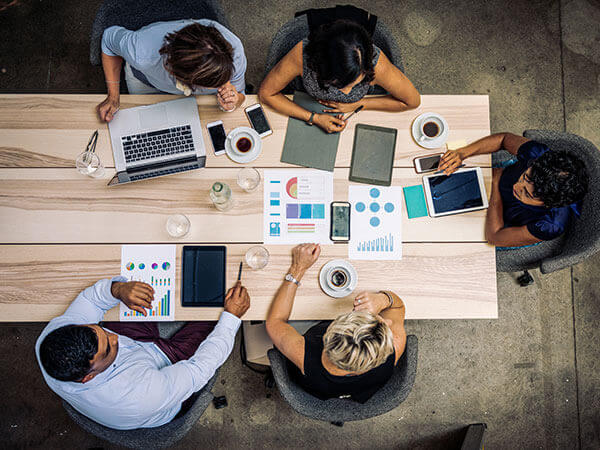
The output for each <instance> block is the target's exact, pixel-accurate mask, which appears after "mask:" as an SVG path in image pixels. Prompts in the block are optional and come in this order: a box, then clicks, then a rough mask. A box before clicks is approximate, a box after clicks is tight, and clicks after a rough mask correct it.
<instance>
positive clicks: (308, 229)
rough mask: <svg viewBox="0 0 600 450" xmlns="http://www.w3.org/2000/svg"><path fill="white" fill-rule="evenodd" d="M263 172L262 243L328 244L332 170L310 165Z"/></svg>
mask: <svg viewBox="0 0 600 450" xmlns="http://www.w3.org/2000/svg"><path fill="white" fill-rule="evenodd" d="M264 173H265V189H264V195H265V197H264V228H263V230H264V232H263V235H264V242H265V244H297V243H302V242H315V243H322V244H329V243H330V241H329V204H330V203H331V201H332V199H333V174H331V173H327V172H322V171H319V170H312V169H285V170H265V172H264Z"/></svg>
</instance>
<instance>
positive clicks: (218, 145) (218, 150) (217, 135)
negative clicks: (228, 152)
mask: <svg viewBox="0 0 600 450" xmlns="http://www.w3.org/2000/svg"><path fill="white" fill-rule="evenodd" d="M206 129H207V130H208V134H209V135H210V140H211V142H212V146H213V150H214V151H215V155H216V156H219V155H223V154H224V153H225V139H227V135H226V134H225V127H224V126H223V121H222V120H215V121H214V122H211V123H209V124H207V125H206Z"/></svg>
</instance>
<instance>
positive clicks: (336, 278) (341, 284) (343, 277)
mask: <svg viewBox="0 0 600 450" xmlns="http://www.w3.org/2000/svg"><path fill="white" fill-rule="evenodd" d="M326 280H327V286H329V287H330V288H331V289H333V290H334V291H342V290H344V289H346V288H347V287H348V286H349V285H350V274H349V273H348V270H346V268H345V267H339V266H337V267H332V268H331V269H329V270H328V271H327V278H326Z"/></svg>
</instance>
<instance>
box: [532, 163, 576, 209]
mask: <svg viewBox="0 0 600 450" xmlns="http://www.w3.org/2000/svg"><path fill="white" fill-rule="evenodd" d="M528 178H529V179H530V180H531V182H532V183H533V194H534V195H535V196H536V197H537V198H539V199H540V200H541V201H543V202H544V205H545V206H546V207H548V208H558V207H561V206H567V205H570V204H571V203H575V202H578V201H580V200H582V199H583V197H584V196H585V194H586V193H587V190H588V174H587V171H586V170H585V165H584V164H583V161H581V159H579V158H578V157H577V156H575V155H573V154H571V153H568V152H565V151H548V152H546V153H544V154H543V155H542V156H540V157H539V158H537V159H535V160H534V161H533V162H532V163H531V172H530V174H529V176H528Z"/></svg>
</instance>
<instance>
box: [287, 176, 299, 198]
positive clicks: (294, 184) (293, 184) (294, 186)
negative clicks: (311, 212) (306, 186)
mask: <svg viewBox="0 0 600 450" xmlns="http://www.w3.org/2000/svg"><path fill="white" fill-rule="evenodd" d="M285 190H286V192H287V194H288V195H289V196H290V197H292V198H296V199H297V198H298V178H297V177H294V178H290V179H289V181H288V182H287V184H286V185H285Z"/></svg>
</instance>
